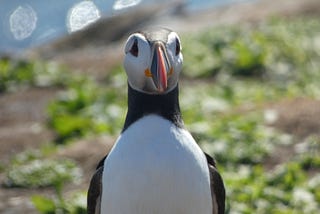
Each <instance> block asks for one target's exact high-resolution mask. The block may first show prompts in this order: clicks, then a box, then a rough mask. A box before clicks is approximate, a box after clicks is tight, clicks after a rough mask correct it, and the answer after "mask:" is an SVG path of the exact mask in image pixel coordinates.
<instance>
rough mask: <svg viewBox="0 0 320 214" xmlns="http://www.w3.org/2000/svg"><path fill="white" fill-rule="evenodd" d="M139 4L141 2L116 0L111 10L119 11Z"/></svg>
mask: <svg viewBox="0 0 320 214" xmlns="http://www.w3.org/2000/svg"><path fill="white" fill-rule="evenodd" d="M140 2H141V0H117V1H116V2H115V3H114V5H113V9H114V10H121V9H124V8H127V7H132V6H135V5H137V4H139V3H140Z"/></svg>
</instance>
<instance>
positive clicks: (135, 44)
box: [129, 38, 139, 57]
mask: <svg viewBox="0 0 320 214" xmlns="http://www.w3.org/2000/svg"><path fill="white" fill-rule="evenodd" d="M129 52H130V53H131V54H132V55H133V56H135V57H138V54H139V48H138V39H137V38H135V39H134V42H133V44H132V46H131V48H130V51H129Z"/></svg>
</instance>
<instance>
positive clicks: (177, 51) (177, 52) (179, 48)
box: [176, 38, 181, 55]
mask: <svg viewBox="0 0 320 214" xmlns="http://www.w3.org/2000/svg"><path fill="white" fill-rule="evenodd" d="M180 51H181V47H180V41H179V39H178V38H176V55H178V54H179V53H180Z"/></svg>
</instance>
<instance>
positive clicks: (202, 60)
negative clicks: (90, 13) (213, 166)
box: [0, 18, 320, 214]
mask: <svg viewBox="0 0 320 214" xmlns="http://www.w3.org/2000/svg"><path fill="white" fill-rule="evenodd" d="M319 38H320V22H319V21H318V19H317V18H295V19H293V20H277V19H274V20H271V21H268V22H265V23H260V24H258V25H254V26H251V25H248V26H245V27H243V26H241V27H237V26H231V27H230V26H229V27H216V28H213V29H209V30H207V31H206V32H200V33H197V34H193V35H188V36H187V35H182V44H183V52H184V61H185V66H184V72H183V75H182V81H181V96H180V101H181V107H182V111H183V117H184V120H185V123H186V126H187V129H188V130H190V131H191V132H192V134H193V136H194V137H195V138H196V140H197V141H198V142H199V144H200V145H201V147H202V148H203V149H204V150H205V151H206V152H208V153H210V154H212V155H213V156H214V157H215V158H216V159H217V162H218V167H219V170H220V171H221V173H222V176H223V178H224V180H225V184H226V189H227V213H233V214H235V213H279V214H280V213H283V214H287V213H288V214H289V213H317V212H318V211H319V210H320V188H319V187H320V176H319V171H320V158H319V157H320V137H319V136H309V137H308V138H306V139H304V140H303V141H301V139H297V138H296V137H295V136H290V135H288V134H285V133H281V132H280V131H278V130H275V129H274V128H272V127H270V126H267V125H266V121H265V120H266V119H265V118H264V114H265V110H264V106H265V105H266V104H268V103H269V102H276V101H279V100H281V99H289V98H295V97H301V96H307V97H310V98H314V99H319V98H320V84H319V81H320V60H319V59H320V51H319V50H320V40H319ZM21 63H22V64H21ZM21 63H20V62H14V63H11V62H10V61H9V60H8V59H3V60H1V61H0V74H1V75H2V76H1V80H0V91H2V92H4V91H6V90H9V89H11V88H12V86H14V87H16V86H19V85H21V84H22V85H24V84H29V85H37V84H35V83H36V82H39V81H36V80H39V75H40V74H41V75H44V76H45V77H48V76H47V75H49V74H50V75H49V77H50V78H47V79H49V80H50V81H49V82H51V84H49V85H59V84H61V85H64V86H65V91H64V92H62V93H61V94H59V96H58V97H57V98H56V100H54V101H53V102H52V103H51V104H50V105H49V106H48V124H49V127H50V128H51V129H53V130H54V131H55V132H56V135H57V139H56V142H55V143H60V144H65V143H67V142H72V141H75V139H77V138H81V137H84V136H88V135H89V136H90V135H99V134H108V135H111V136H117V135H118V134H119V133H120V131H121V128H122V124H123V122H124V116H125V112H126V89H125V88H126V77H125V74H124V72H123V70H122V69H120V67H118V68H115V69H114V70H113V71H112V72H111V73H110V75H109V76H108V78H107V79H106V80H105V82H104V83H102V84H101V83H96V82H95V81H94V80H92V79H90V78H88V77H75V76H72V75H70V74H65V72H62V73H60V72H58V73H57V72H56V71H57V70H59V69H53V68H51V66H52V65H43V64H41V63H40V64H39V63H38V62H35V63H30V62H21ZM39 66H40V67H41V69H37V68H39ZM42 66H43V67H42ZM43 72H44V73H43ZM20 73H21V74H20ZM48 73H49V74H48ZM22 74H23V75H22ZM51 74H54V75H51ZM21 75H22V76H21ZM41 75H40V76H41ZM60 75H62V76H60ZM64 75H69V76H68V78H67V79H68V81H66V80H65V79H66V78H64ZM57 78H58V79H57ZM191 78H192V79H193V81H191V80H189V79H191ZM40 79H41V78H40ZM40 82H41V81H40ZM44 82H46V81H44ZM41 85H43V84H41ZM54 145H55V146H56V144H54ZM62 146H63V145H62ZM289 148H290V151H291V150H292V152H291V155H290V156H289V157H287V158H286V157H284V159H283V160H285V162H283V161H281V160H280V161H278V160H274V158H276V157H275V156H274V155H275V154H278V155H281V149H283V150H287V149H289ZM39 159H40V160H42V161H38V160H39ZM270 160H272V161H270ZM270 163H271V165H270ZM2 167H4V166H2ZM55 167H57V168H56V169H55ZM26 169H27V170H26ZM76 169H77V167H76V166H75V164H74V163H73V162H70V161H69V160H68V161H67V162H65V161H56V160H46V157H45V155H44V156H43V155H42V156H40V157H39V156H37V155H36V156H34V155H27V156H24V157H23V158H21V157H20V156H19V155H18V156H17V157H16V158H15V160H14V161H13V162H12V164H11V166H10V167H9V168H5V169H4V171H7V172H8V173H7V174H8V176H7V177H8V180H9V181H10V185H12V186H20V187H23V186H35V187H39V186H47V185H55V183H57V182H58V183H59V181H58V180H59V179H61V180H63V181H61V182H62V183H63V182H65V181H71V180H70V177H69V176H70V175H71V174H73V170H75V171H74V173H76V172H78V171H77V170H76ZM59 170H62V171H59ZM47 171H50V173H53V177H52V179H50V178H49V179H48V180H45V181H43V180H42V179H41V178H40V177H39V173H43V172H47ZM65 172H68V173H67V174H64V173H65ZM59 173H62V174H59ZM69 173H71V174H69ZM56 179H58V180H56ZM61 188H62V187H59V188H57V189H61ZM61 191H62V190H59V191H57V197H56V199H50V198H46V197H43V196H34V197H32V201H33V203H34V204H35V207H36V208H37V209H38V210H39V212H41V213H55V212H58V210H59V213H84V211H85V202H83V201H85V200H84V199H83V198H85V197H86V196H85V193H81V192H77V193H75V194H76V195H77V197H76V196H72V198H74V199H75V201H74V202H72V203H70V204H69V203H68V205H66V204H65V203H64V201H65V200H66V199H65V198H64V197H66V196H64V195H62V193H61ZM84 191H85V190H84ZM69 198H71V197H70V196H69ZM68 200H70V199H68Z"/></svg>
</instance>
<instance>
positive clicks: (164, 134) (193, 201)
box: [101, 115, 212, 214]
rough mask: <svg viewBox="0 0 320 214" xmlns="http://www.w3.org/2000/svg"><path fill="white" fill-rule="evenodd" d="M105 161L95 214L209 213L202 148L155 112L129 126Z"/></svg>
mask: <svg viewBox="0 0 320 214" xmlns="http://www.w3.org/2000/svg"><path fill="white" fill-rule="evenodd" d="M105 162H107V164H104V173H103V177H102V200H101V201H103V203H102V204H101V213H108V214H158V213H159V214H160V213H161V214H164V213H168V214H169V213H172V214H188V213H190V214H197V213H199V214H209V213H212V199H211V192H210V176H209V169H208V165H207V161H206V158H205V156H204V154H203V152H202V151H201V149H200V148H199V146H198V145H197V144H196V142H195V141H194V139H193V138H192V136H191V135H190V133H189V132H188V131H186V130H185V129H181V128H178V127H177V126H175V125H174V124H172V123H171V122H170V121H168V120H165V119H164V118H162V117H160V116H156V115H149V116H145V117H143V118H141V119H140V120H138V121H137V122H135V123H134V124H132V125H131V126H130V128H128V129H127V130H126V131H125V132H123V133H122V134H121V135H120V137H119V138H118V140H117V142H116V145H115V146H114V148H113V149H112V151H111V152H110V153H109V155H108V157H107V158H106V160H105Z"/></svg>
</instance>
